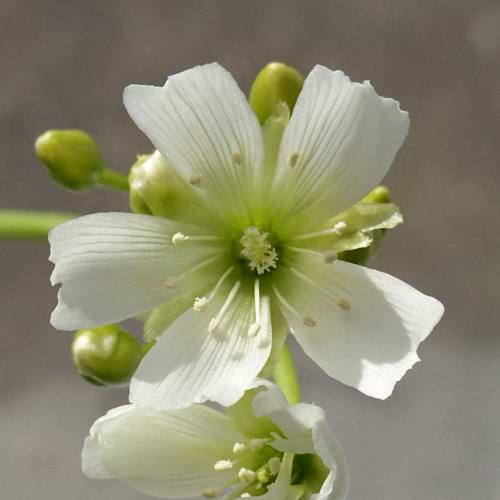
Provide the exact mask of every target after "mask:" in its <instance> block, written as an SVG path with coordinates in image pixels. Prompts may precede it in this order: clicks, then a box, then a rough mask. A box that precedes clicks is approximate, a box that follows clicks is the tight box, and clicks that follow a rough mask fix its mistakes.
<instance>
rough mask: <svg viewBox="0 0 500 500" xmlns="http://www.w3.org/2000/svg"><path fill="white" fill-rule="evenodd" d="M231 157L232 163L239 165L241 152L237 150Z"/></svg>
mask: <svg viewBox="0 0 500 500" xmlns="http://www.w3.org/2000/svg"><path fill="white" fill-rule="evenodd" d="M231 159H232V160H233V163H234V164H235V165H241V154H240V152H239V151H235V152H234V153H233V154H232V155H231Z"/></svg>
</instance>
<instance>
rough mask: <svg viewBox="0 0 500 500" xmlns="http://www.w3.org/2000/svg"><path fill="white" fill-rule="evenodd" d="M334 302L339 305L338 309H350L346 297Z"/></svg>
mask: <svg viewBox="0 0 500 500" xmlns="http://www.w3.org/2000/svg"><path fill="white" fill-rule="evenodd" d="M336 303H337V305H338V306H339V307H340V309H343V310H344V311H350V310H351V303H350V302H349V301H348V300H346V299H342V298H340V299H337V301H336Z"/></svg>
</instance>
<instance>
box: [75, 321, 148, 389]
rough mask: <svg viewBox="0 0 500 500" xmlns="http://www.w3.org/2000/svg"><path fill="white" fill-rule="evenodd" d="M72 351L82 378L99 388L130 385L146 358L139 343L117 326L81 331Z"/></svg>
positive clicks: (77, 335)
mask: <svg viewBox="0 0 500 500" xmlns="http://www.w3.org/2000/svg"><path fill="white" fill-rule="evenodd" d="M71 351H72V355H73V362H74V363H75V365H76V367H77V369H78V371H79V373H80V375H81V376H82V377H83V378H85V379H86V380H87V381H89V382H92V383H94V384H96V385H116V384H126V383H127V382H129V381H130V379H131V378H132V375H133V374H134V372H135V370H136V369H137V366H138V365H139V362H140V361H141V359H142V352H141V348H140V346H139V343H138V342H137V340H136V339H135V338H134V337H133V336H132V335H130V334H129V333H127V332H125V331H124V330H122V329H121V328H120V327H119V326H117V325H106V326H100V327H98V328H92V329H89V330H79V331H78V332H76V334H75V337H74V340H73V344H72V346H71Z"/></svg>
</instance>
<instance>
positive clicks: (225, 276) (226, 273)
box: [207, 266, 235, 302]
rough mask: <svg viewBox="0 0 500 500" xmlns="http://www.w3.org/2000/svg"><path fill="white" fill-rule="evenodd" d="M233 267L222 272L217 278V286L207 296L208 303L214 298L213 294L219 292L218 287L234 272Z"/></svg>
mask: <svg viewBox="0 0 500 500" xmlns="http://www.w3.org/2000/svg"><path fill="white" fill-rule="evenodd" d="M234 267H235V266H231V267H230V268H229V269H228V270H227V271H224V274H223V275H222V276H221V277H220V278H219V281H217V284H216V285H215V287H214V289H213V290H212V291H211V292H210V295H209V296H208V299H207V300H208V301H209V302H210V301H211V300H212V299H213V298H214V297H215V294H216V293H217V292H218V291H219V289H220V287H221V286H222V284H223V283H224V281H225V280H226V278H227V277H228V276H229V275H230V274H231V273H232V272H233V271H234Z"/></svg>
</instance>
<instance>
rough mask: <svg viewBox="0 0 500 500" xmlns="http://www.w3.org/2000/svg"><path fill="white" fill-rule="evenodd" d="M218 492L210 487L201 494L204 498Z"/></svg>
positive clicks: (211, 496) (215, 494)
mask: <svg viewBox="0 0 500 500" xmlns="http://www.w3.org/2000/svg"><path fill="white" fill-rule="evenodd" d="M218 494H219V492H218V491H217V490H216V489H215V488H211V489H209V490H205V491H204V492H203V496H204V497H205V498H215V497H216V496H217V495H218Z"/></svg>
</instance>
